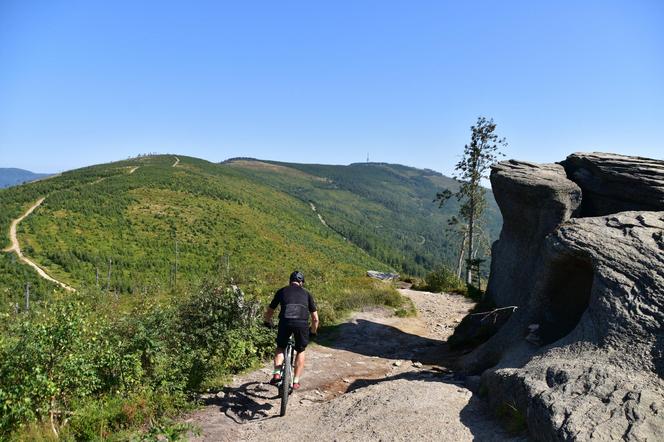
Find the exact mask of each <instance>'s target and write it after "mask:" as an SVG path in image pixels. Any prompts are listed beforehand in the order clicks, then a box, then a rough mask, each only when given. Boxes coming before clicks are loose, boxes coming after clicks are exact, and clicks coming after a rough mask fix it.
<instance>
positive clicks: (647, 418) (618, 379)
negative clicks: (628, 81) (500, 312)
mask: <svg viewBox="0 0 664 442" xmlns="http://www.w3.org/2000/svg"><path fill="white" fill-rule="evenodd" d="M491 182H492V184H493V186H494V194H495V196H496V200H497V201H498V205H499V207H500V209H501V211H502V213H503V219H504V226H503V231H502V232H501V235H500V239H499V240H498V241H497V242H496V243H494V246H493V256H492V270H491V276H490V279H489V286H488V289H487V296H489V297H490V299H491V300H493V301H494V302H495V303H496V305H498V306H505V305H516V306H518V307H519V308H518V309H517V310H515V311H514V313H513V314H512V315H511V316H510V317H509V318H508V319H507V321H506V322H505V323H504V325H503V326H502V327H500V328H499V329H498V330H497V331H496V333H495V334H494V335H493V336H492V337H491V338H490V339H489V340H488V341H486V342H485V343H483V344H481V345H479V346H478V347H477V348H475V349H474V350H473V351H472V352H470V353H468V354H466V355H465V356H463V358H462V359H461V360H460V361H459V365H460V367H459V368H460V369H461V370H462V371H463V372H465V374H468V375H474V374H481V386H482V388H481V389H480V390H481V391H483V392H487V394H488V400H489V401H490V402H491V404H492V406H493V407H494V409H499V408H501V407H502V408H504V407H505V406H506V404H509V406H512V405H515V406H516V407H517V408H518V410H519V412H520V413H521V414H522V415H523V416H524V417H525V419H526V422H527V426H528V431H529V432H530V434H531V436H532V437H533V438H535V439H537V440H551V441H553V440H586V439H598V440H607V439H609V440H610V439H622V440H657V439H658V437H660V435H661V434H664V411H661V410H662V407H663V406H664V382H663V379H664V205H662V202H663V201H664V199H663V193H662V191H663V187H662V183H664V162H663V161H659V160H648V159H643V158H633V157H624V156H618V155H610V154H597V153H593V154H574V155H571V156H570V157H568V159H567V160H565V161H564V162H563V163H562V164H561V165H551V164H547V165H536V164H531V163H523V162H516V161H509V162H503V163H500V164H498V165H497V166H496V167H494V168H493V170H492V175H491ZM626 187H629V188H626ZM629 209H633V210H629ZM634 209H635V210H634ZM462 324H463V322H462Z"/></svg>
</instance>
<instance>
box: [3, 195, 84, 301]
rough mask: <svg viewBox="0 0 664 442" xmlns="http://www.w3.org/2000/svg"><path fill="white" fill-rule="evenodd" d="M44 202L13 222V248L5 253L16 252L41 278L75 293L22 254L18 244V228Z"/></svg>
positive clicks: (37, 203) (33, 206) (11, 228)
mask: <svg viewBox="0 0 664 442" xmlns="http://www.w3.org/2000/svg"><path fill="white" fill-rule="evenodd" d="M43 202H44V198H40V199H39V200H37V201H36V202H35V203H34V204H33V205H32V206H30V208H29V209H28V210H26V212H25V213H24V214H23V215H21V216H20V217H18V218H16V219H15V220H14V221H12V223H11V226H10V227H9V239H10V241H11V246H9V247H8V248H6V249H5V250H4V251H5V252H8V253H11V252H16V254H17V255H18V259H19V260H21V261H22V262H24V263H25V264H27V265H29V266H30V267H32V268H33V269H35V270H36V271H37V273H38V274H39V276H41V277H42V278H44V279H46V280H48V281H51V282H54V283H56V284H58V285H59V286H60V287H62V288H64V289H65V290H68V291H70V292H75V291H76V289H74V288H73V287H70V286H68V285H67V284H65V283H64V282H60V281H58V280H57V279H55V278H52V277H51V276H49V275H48V274H47V273H46V272H45V271H44V269H42V268H41V267H39V266H38V265H37V264H36V263H35V262H34V261H32V260H30V259H29V258H26V257H25V256H24V255H23V252H21V245H20V244H19V242H18V237H17V235H16V229H17V228H18V225H19V223H20V222H21V221H23V220H24V219H25V218H27V217H28V215H30V214H31V213H32V212H34V210H35V209H36V208H37V207H39V206H40V205H41V203H43Z"/></svg>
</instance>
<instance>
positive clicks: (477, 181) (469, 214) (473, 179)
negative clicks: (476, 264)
mask: <svg viewBox="0 0 664 442" xmlns="http://www.w3.org/2000/svg"><path fill="white" fill-rule="evenodd" d="M495 130H496V124H495V123H494V122H493V119H487V118H485V117H478V118H477V122H476V123H475V124H474V125H473V126H471V127H470V131H471V136H470V144H466V145H465V146H464V149H463V156H462V158H461V160H460V161H459V162H458V163H457V165H456V167H455V168H454V169H455V171H456V173H455V174H454V178H456V180H457V181H459V182H460V184H461V185H460V186H459V189H458V190H457V191H456V192H452V191H451V190H449V189H444V190H443V191H441V192H439V193H437V194H436V199H435V201H437V202H438V203H439V207H442V206H443V205H444V204H445V202H447V200H449V199H450V198H451V197H452V196H454V197H456V198H457V200H458V201H459V202H460V203H461V205H460V207H459V217H460V218H461V219H463V220H464V221H465V222H466V226H465V228H464V229H462V230H464V231H465V235H466V241H465V243H466V246H467V247H468V250H467V258H466V283H467V284H471V283H472V270H471V266H470V261H471V260H473V258H474V256H475V253H474V249H475V238H476V236H477V230H478V228H477V223H478V220H479V219H480V218H481V216H482V214H483V213H484V209H485V208H486V198H485V189H484V187H482V179H485V178H488V175H487V173H488V171H489V168H490V167H491V165H492V164H494V163H495V162H496V161H498V157H499V156H502V155H503V154H502V153H501V152H500V148H504V147H507V141H506V140H505V138H499V137H498V135H497V134H496V133H495Z"/></svg>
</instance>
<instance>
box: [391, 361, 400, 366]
mask: <svg viewBox="0 0 664 442" xmlns="http://www.w3.org/2000/svg"><path fill="white" fill-rule="evenodd" d="M401 363H402V362H401V361H394V363H393V364H392V365H394V366H395V367H401Z"/></svg>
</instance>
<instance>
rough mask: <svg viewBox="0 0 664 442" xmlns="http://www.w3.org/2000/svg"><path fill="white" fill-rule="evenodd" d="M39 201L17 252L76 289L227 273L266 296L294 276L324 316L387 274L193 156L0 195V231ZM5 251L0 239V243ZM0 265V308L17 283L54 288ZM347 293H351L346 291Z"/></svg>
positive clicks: (302, 211) (145, 286)
mask: <svg viewBox="0 0 664 442" xmlns="http://www.w3.org/2000/svg"><path fill="white" fill-rule="evenodd" d="M176 163H177V165H176ZM174 165H175V167H174ZM42 197H45V200H44V202H43V204H42V205H41V206H40V207H39V208H37V209H36V210H35V212H34V213H32V214H31V215H30V216H28V217H27V218H26V219H25V220H23V221H22V222H21V223H20V224H19V226H18V236H19V241H20V242H21V248H22V250H23V253H24V254H25V255H27V256H28V257H30V258H31V259H32V260H33V261H35V262H36V263H38V264H39V265H40V267H42V268H44V270H45V271H46V272H47V273H48V274H49V275H50V276H52V277H54V278H56V279H58V280H59V281H62V282H64V283H66V284H68V285H70V286H72V287H74V288H77V289H81V288H85V287H95V286H99V287H101V288H103V289H105V288H106V287H108V289H109V290H110V291H117V292H118V293H120V294H123V293H124V294H134V295H136V294H144V293H154V292H160V291H166V290H172V289H173V288H177V289H184V290H188V289H189V288H190V287H194V286H195V285H196V284H197V283H198V282H199V281H201V280H203V279H206V278H210V277H215V278H216V277H227V276H228V275H232V276H234V278H235V281H239V282H242V283H243V284H244V285H245V287H246V286H253V287H255V288H256V290H254V292H259V293H258V294H260V292H261V290H266V292H265V293H263V295H264V296H268V291H270V290H272V289H273V288H275V287H278V286H279V285H280V284H283V282H284V277H285V275H287V273H288V272H290V271H291V270H293V269H294V268H299V269H302V270H303V271H304V272H305V274H306V275H307V278H308V284H309V287H311V288H312V290H314V291H316V292H318V293H321V297H322V299H323V302H322V305H321V308H322V309H323V310H325V309H328V310H330V311H331V312H332V313H330V314H333V312H334V310H335V309H337V308H339V307H341V309H343V308H344V307H345V308H350V307H351V306H352V305H353V303H354V302H355V301H354V300H353V297H354V296H360V295H362V293H361V292H362V290H363V287H365V288H366V287H367V285H366V284H367V283H366V282H362V281H365V280H366V277H364V273H365V271H366V270H367V269H370V268H371V269H380V270H389V267H388V266H386V265H385V264H383V263H381V262H380V261H379V260H377V259H375V258H373V257H371V256H370V255H368V254H367V253H365V252H364V251H363V250H361V249H360V248H358V247H356V246H355V245H353V244H352V243H349V242H346V241H344V240H343V239H342V238H341V237H340V236H339V235H338V234H336V233H335V232H334V231H332V230H331V229H330V228H328V227H326V226H324V225H323V224H321V223H320V221H319V219H318V217H317V216H316V214H315V213H313V212H312V211H311V209H310V207H309V205H308V204H306V203H304V202H302V201H300V200H298V199H296V198H294V197H292V196H290V195H288V194H287V193H284V192H281V191H279V190H277V189H274V188H272V187H269V186H266V185H264V184H261V183H260V182H257V181H256V180H252V179H249V178H248V177H247V176H245V175H244V174H242V173H240V172H239V171H237V170H235V169H233V168H228V167H221V166H219V165H217V164H213V163H209V162H207V161H203V160H198V159H195V158H187V157H179V163H178V162H177V161H176V160H175V159H174V157H172V156H152V157H144V158H137V159H132V160H127V161H121V162H117V163H111V164H104V165H99V166H93V167H88V168H84V169H79V170H75V171H71V172H66V173H63V174H62V175H61V176H58V177H54V178H52V179H49V180H47V181H41V182H36V183H31V184H28V185H26V186H20V187H15V188H10V189H4V190H1V191H0V208H2V210H1V211H0V230H1V231H3V232H8V230H9V224H10V223H11V220H12V219H15V218H17V217H18V216H19V215H21V214H22V213H23V212H24V211H25V210H26V209H27V207H29V206H31V205H32V204H33V203H34V202H35V201H36V200H38V199H39V198H42ZM176 242H177V274H176V272H175V269H176V251H175V250H176ZM8 245H9V244H8V238H7V234H6V233H5V234H4V235H3V244H1V246H2V248H4V247H6V246H8ZM1 257H2V258H1V259H0V269H2V273H1V274H0V295H2V294H4V296H5V298H8V300H16V299H20V294H21V292H22V288H23V287H24V285H25V282H26V281H29V282H31V284H33V287H34V290H33V293H37V294H38V295H39V293H42V294H43V293H45V292H47V291H50V290H51V289H52V288H54V287H53V286H51V285H49V284H48V283H46V282H44V281H40V280H39V279H38V278H36V276H35V274H34V272H32V271H30V270H31V269H26V268H25V266H23V265H21V264H20V263H18V262H17V260H16V258H15V255H14V254H9V253H2V254H1ZM109 264H110V265H109ZM109 267H110V278H109V276H108V273H109ZM356 279H357V280H358V281H359V282H358V281H356ZM351 280H352V281H353V282H350V281H351ZM353 285H356V286H357V287H358V290H355V292H354V293H352V294H349V293H346V291H345V290H346V289H349V287H351V286H353ZM328 304H329V305H328Z"/></svg>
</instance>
